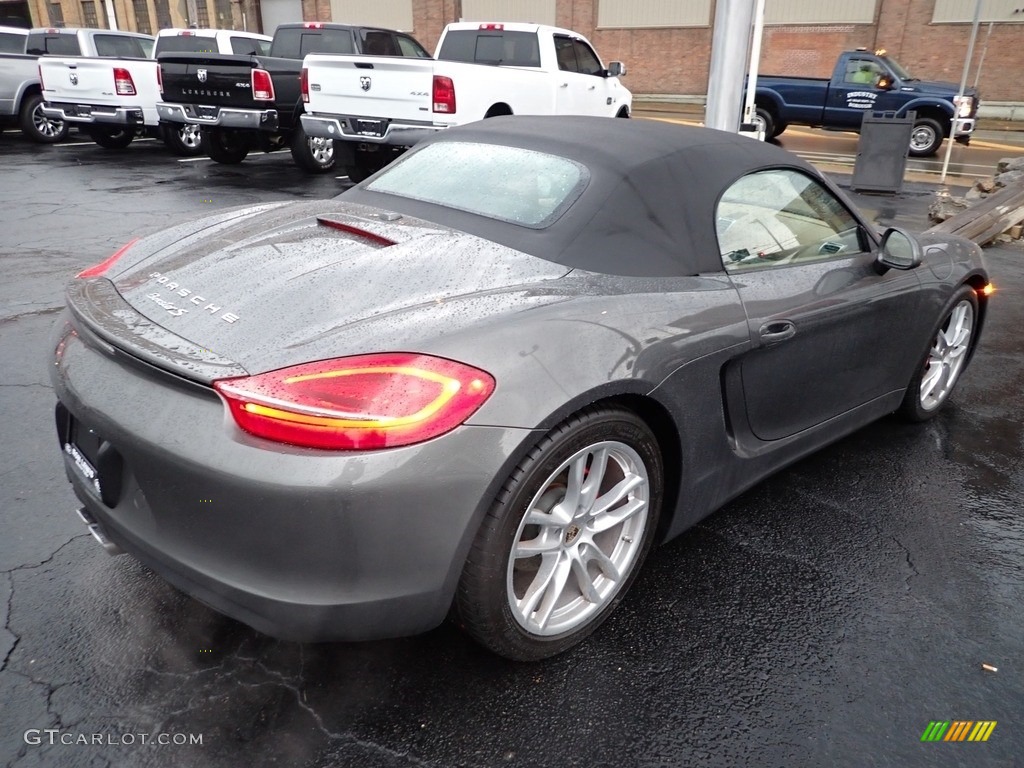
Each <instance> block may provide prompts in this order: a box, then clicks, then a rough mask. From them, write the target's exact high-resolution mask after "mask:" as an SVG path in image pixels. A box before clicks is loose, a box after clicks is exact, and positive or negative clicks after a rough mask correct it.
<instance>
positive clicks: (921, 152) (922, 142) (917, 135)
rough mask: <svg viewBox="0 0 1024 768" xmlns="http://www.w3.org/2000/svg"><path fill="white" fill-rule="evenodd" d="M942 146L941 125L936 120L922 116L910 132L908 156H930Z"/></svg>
mask: <svg viewBox="0 0 1024 768" xmlns="http://www.w3.org/2000/svg"><path fill="white" fill-rule="evenodd" d="M940 146H942V126H941V125H939V123H938V121H937V120H932V119H931V118H930V117H922V118H920V119H919V120H917V121H916V122H915V123H914V128H913V130H912V131H911V133H910V156H911V157H930V156H932V155H934V154H935V153H936V152H938V151H939V147H940Z"/></svg>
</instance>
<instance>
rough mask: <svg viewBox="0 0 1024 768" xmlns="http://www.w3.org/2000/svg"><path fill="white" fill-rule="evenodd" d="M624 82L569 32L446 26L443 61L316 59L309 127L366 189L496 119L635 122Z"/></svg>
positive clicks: (310, 68)
mask: <svg viewBox="0 0 1024 768" xmlns="http://www.w3.org/2000/svg"><path fill="white" fill-rule="evenodd" d="M624 74H626V67H625V66H624V65H623V64H622V62H619V61H613V62H610V63H609V64H608V66H607V67H605V66H604V64H602V63H601V59H600V57H598V55H597V53H596V52H595V51H594V48H593V47H592V46H591V45H590V43H589V42H588V41H587V40H586V39H585V38H584V37H582V36H581V35H578V34H576V33H575V32H571V31H569V30H567V29H559V28H557V27H548V26H542V25H538V24H518V23H516V24H513V23H509V24H495V23H486V24H479V23H467V22H460V23H458V24H449V25H448V26H447V27H445V29H444V32H443V34H442V35H441V39H440V41H438V44H437V51H436V52H435V54H434V58H433V59H414V58H400V57H397V56H339V55H330V54H311V55H309V56H307V57H306V58H305V61H304V63H303V70H302V99H303V101H304V102H305V114H303V115H302V118H301V119H302V128H303V130H304V131H305V132H306V134H307V135H309V136H316V137H321V138H325V139H334V141H335V145H334V146H335V152H339V153H344V154H343V155H339V161H340V162H341V164H343V165H345V166H346V170H347V172H348V175H349V177H350V178H351V179H352V181H355V182H358V181H361V180H362V179H364V178H366V177H367V176H369V175H370V174H372V173H374V172H376V171H377V170H378V169H380V168H382V167H383V166H384V165H385V164H386V163H388V162H389V161H390V160H391V159H392V158H393V157H394V156H395V155H397V154H398V153H400V152H402V151H404V150H405V149H407V148H408V147H410V146H412V145H413V144H415V143H416V142H417V141H419V140H421V139H422V138H424V137H426V136H429V135H430V134H432V133H433V132H435V131H439V130H443V129H445V128H450V127H452V126H455V125H461V124H464V123H469V122H473V121H475V120H481V119H483V118H486V117H495V116H497V115H600V116H606V117H629V112H630V108H631V106H632V95H631V94H630V92H629V91H628V90H627V89H626V88H625V87H624V86H623V85H622V84H621V83H620V82H619V78H620V77H621V76H622V75H624ZM346 149H347V151H346Z"/></svg>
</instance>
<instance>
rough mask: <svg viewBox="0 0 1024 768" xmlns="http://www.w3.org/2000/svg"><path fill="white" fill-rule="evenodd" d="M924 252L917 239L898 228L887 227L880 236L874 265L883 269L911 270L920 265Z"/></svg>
mask: <svg viewBox="0 0 1024 768" xmlns="http://www.w3.org/2000/svg"><path fill="white" fill-rule="evenodd" d="M923 258H924V251H923V249H922V248H921V244H920V243H919V242H917V238H916V237H914V236H913V235H912V234H910V233H909V232H907V231H906V230H905V229H900V228H899V227H889V229H887V230H885V234H884V235H882V245H881V247H880V248H879V249H878V258H877V259H876V263H877V264H878V265H879V266H880V267H882V268H883V271H884V270H885V269H913V268H914V267H916V266H918V265H919V264H920V263H921V260H922V259H923Z"/></svg>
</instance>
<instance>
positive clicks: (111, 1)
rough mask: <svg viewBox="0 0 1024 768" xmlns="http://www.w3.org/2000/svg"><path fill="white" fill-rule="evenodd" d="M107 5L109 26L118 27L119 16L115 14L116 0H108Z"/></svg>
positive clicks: (110, 27)
mask: <svg viewBox="0 0 1024 768" xmlns="http://www.w3.org/2000/svg"><path fill="white" fill-rule="evenodd" d="M105 5H106V7H107V28H108V29H114V30H116V29H117V16H116V15H115V14H114V0H107V1H106V3H105Z"/></svg>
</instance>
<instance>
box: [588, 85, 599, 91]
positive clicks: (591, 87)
mask: <svg viewBox="0 0 1024 768" xmlns="http://www.w3.org/2000/svg"><path fill="white" fill-rule="evenodd" d="M595 88H597V86H596V85H592V86H590V87H589V88H587V90H588V91H592V90H594V89H595Z"/></svg>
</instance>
